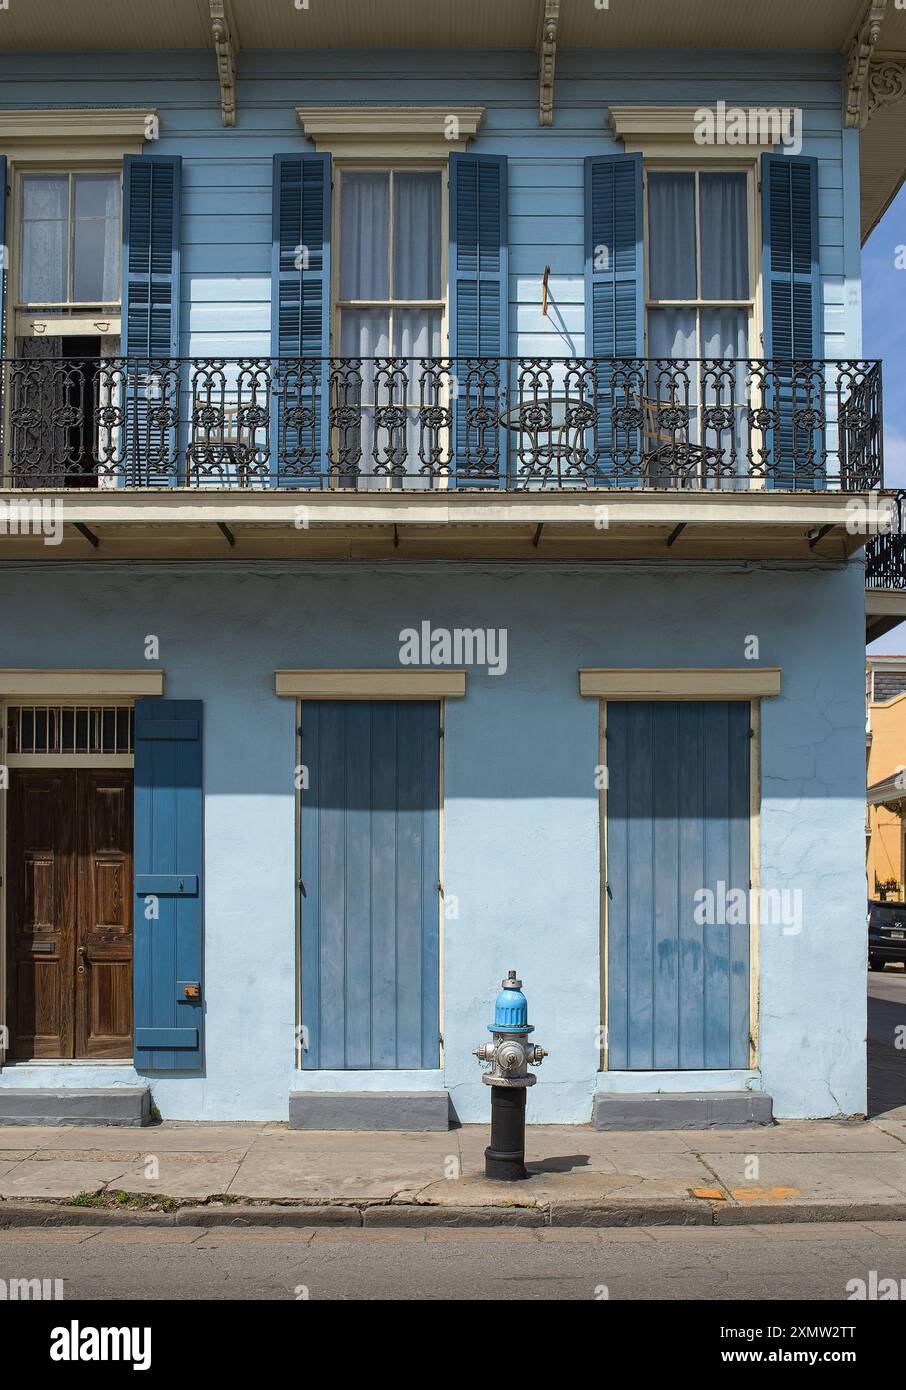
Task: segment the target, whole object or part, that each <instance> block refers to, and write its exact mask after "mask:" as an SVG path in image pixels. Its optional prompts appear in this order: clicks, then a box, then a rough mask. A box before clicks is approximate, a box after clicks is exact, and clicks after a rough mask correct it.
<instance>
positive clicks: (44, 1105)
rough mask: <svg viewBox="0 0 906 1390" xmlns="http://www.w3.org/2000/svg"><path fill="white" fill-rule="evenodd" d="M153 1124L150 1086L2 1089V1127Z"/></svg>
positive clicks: (0, 1097)
mask: <svg viewBox="0 0 906 1390" xmlns="http://www.w3.org/2000/svg"><path fill="white" fill-rule="evenodd" d="M150 1123H151V1091H150V1090H149V1088H148V1087H147V1086H109V1087H87V1086H86V1087H79V1086H72V1087H69V1086H66V1087H63V1088H61V1089H59V1090H51V1089H50V1088H48V1089H44V1088H43V1087H42V1088H41V1089H39V1090H38V1089H36V1090H25V1089H24V1088H17V1087H13V1086H8V1087H4V1086H0V1125H126V1126H130V1127H133V1128H134V1127H138V1126H139V1125H147V1124H150Z"/></svg>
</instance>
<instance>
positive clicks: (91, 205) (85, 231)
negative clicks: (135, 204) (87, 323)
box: [72, 174, 120, 304]
mask: <svg viewBox="0 0 906 1390" xmlns="http://www.w3.org/2000/svg"><path fill="white" fill-rule="evenodd" d="M73 201H74V204H75V207H74V210H73V228H72V241H73V248H72V296H73V299H74V300H76V301H77V302H87V303H91V304H105V303H110V302H111V301H115V300H117V299H118V298H119V243H120V181H119V178H118V177H117V175H115V174H79V175H78V176H77V177H76V178H74V179H73Z"/></svg>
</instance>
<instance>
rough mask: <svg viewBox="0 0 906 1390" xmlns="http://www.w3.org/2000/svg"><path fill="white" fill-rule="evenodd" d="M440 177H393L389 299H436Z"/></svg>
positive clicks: (416, 174) (413, 174) (438, 273)
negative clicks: (391, 262) (391, 280)
mask: <svg viewBox="0 0 906 1390" xmlns="http://www.w3.org/2000/svg"><path fill="white" fill-rule="evenodd" d="M440 209H441V196H440V174H439V173H438V174H431V173H424V172H422V173H398V174H394V177H393V297H394V299H440V294H441V290H440V241H441V225H440V221H441V211H440Z"/></svg>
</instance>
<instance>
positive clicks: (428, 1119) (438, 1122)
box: [289, 1091, 450, 1130]
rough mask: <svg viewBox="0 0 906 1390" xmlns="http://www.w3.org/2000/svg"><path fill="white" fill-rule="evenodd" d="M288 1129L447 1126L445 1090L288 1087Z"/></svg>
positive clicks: (435, 1127)
mask: <svg viewBox="0 0 906 1390" xmlns="http://www.w3.org/2000/svg"><path fill="white" fill-rule="evenodd" d="M289 1127H290V1129H371V1130H382V1129H383V1130H428V1129H449V1127H450V1097H449V1095H448V1093H447V1092H446V1091H290V1094H289Z"/></svg>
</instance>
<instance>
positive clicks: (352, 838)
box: [300, 700, 442, 1070]
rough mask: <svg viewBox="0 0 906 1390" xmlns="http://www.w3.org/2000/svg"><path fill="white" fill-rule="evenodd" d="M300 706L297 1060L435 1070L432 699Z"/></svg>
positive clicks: (437, 720) (436, 736)
mask: <svg viewBox="0 0 906 1390" xmlns="http://www.w3.org/2000/svg"><path fill="white" fill-rule="evenodd" d="M300 709H301V716H300V717H301V723H300V729H301V734H300V738H301V750H302V765H303V767H304V768H305V769H306V774H307V776H306V779H304V780H307V783H308V785H307V786H305V785H303V787H302V789H301V792H300V873H301V877H300V923H301V960H300V973H301V990H300V998H301V1017H300V1023H301V1030H300V1032H301V1037H302V1052H301V1061H302V1066H303V1067H305V1068H320V1069H326V1070H334V1069H336V1070H384V1069H388V1070H398V1069H421V1068H432V1067H437V1066H438V1065H439V1062H440V978H439V975H440V922H439V917H440V912H439V891H440V881H439V880H440V786H441V784H440V769H441V733H442V724H441V706H440V704H439V703H438V702H437V701H423V700H401V701H395V700H374V701H367V700H312V701H309V700H305V701H303V702H302V704H301V706H300Z"/></svg>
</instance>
